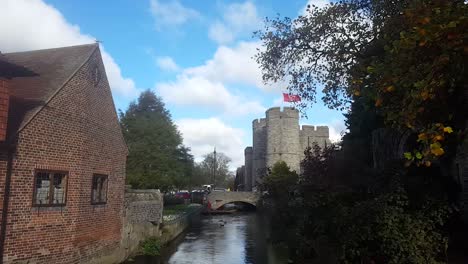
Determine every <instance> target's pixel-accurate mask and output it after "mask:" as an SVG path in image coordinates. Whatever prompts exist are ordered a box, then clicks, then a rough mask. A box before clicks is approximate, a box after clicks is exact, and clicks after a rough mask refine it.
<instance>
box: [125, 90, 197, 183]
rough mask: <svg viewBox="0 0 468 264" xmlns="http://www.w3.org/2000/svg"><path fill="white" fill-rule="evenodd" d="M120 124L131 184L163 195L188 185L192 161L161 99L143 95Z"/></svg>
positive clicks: (128, 110) (151, 94)
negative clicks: (164, 192)
mask: <svg viewBox="0 0 468 264" xmlns="http://www.w3.org/2000/svg"><path fill="white" fill-rule="evenodd" d="M120 124H121V127H122V131H123V134H124V137H125V140H126V142H127V146H128V148H129V155H128V160H127V182H128V183H129V184H131V185H132V186H133V187H135V188H159V189H161V190H162V191H166V190H169V189H171V188H173V187H183V186H186V185H187V184H188V182H189V180H188V179H189V178H190V174H191V171H192V164H193V157H192V155H191V154H190V153H189V152H190V150H189V149H188V148H186V147H184V146H183V145H182V137H181V135H180V133H179V131H178V130H177V127H176V126H175V124H174V123H173V122H172V119H171V115H170V113H169V111H168V110H166V109H165V106H164V103H163V102H162V100H161V98H159V97H157V96H156V94H155V93H154V92H152V91H150V90H147V91H144V92H142V93H141V95H140V97H139V98H138V101H137V102H132V103H131V104H130V106H129V107H128V109H127V111H125V113H122V112H121V113H120Z"/></svg>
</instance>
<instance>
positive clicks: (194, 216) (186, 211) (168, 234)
mask: <svg viewBox="0 0 468 264" xmlns="http://www.w3.org/2000/svg"><path fill="white" fill-rule="evenodd" d="M203 209H204V207H203V206H201V205H199V204H188V205H182V204H181V205H173V206H167V207H164V210H163V216H162V223H161V224H160V225H159V233H158V234H156V235H154V234H153V235H151V236H147V237H146V239H145V240H143V241H141V242H140V243H138V248H137V249H136V250H135V251H134V252H133V254H131V255H130V257H129V258H128V259H127V260H125V261H124V262H123V263H135V262H134V261H135V259H142V258H143V259H146V258H148V257H149V258H151V259H154V258H156V259H157V260H158V261H159V255H160V254H161V252H165V251H167V249H166V248H168V247H170V246H169V245H170V244H171V243H173V242H174V241H175V240H177V238H178V237H179V236H180V235H181V234H182V233H183V232H184V231H185V230H187V228H189V227H190V226H191V224H192V223H194V222H197V221H200V214H201V212H202V210H203ZM148 248H150V251H153V252H145V250H148ZM145 254H147V255H153V256H145ZM152 263H155V262H154V261H153V262H152ZM156 263H159V262H156Z"/></svg>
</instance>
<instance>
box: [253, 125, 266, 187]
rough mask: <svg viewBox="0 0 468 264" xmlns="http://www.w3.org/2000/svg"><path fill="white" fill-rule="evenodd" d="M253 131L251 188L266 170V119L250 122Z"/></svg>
mask: <svg viewBox="0 0 468 264" xmlns="http://www.w3.org/2000/svg"><path fill="white" fill-rule="evenodd" d="M252 130H253V133H252V134H253V139H252V145H253V147H252V148H253V162H252V186H256V185H257V181H258V179H259V176H260V175H263V174H264V173H265V169H266V159H265V158H266V149H267V141H266V139H267V130H266V119H265V118H260V119H255V120H254V121H253V122H252Z"/></svg>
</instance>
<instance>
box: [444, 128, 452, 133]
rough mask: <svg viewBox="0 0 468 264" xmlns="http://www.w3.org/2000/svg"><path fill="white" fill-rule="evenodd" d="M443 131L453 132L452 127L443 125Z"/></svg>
mask: <svg viewBox="0 0 468 264" xmlns="http://www.w3.org/2000/svg"><path fill="white" fill-rule="evenodd" d="M444 132H446V133H449V134H450V133H452V132H453V129H452V128H451V127H444Z"/></svg>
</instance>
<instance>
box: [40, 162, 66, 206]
mask: <svg viewBox="0 0 468 264" xmlns="http://www.w3.org/2000/svg"><path fill="white" fill-rule="evenodd" d="M41 172H42V173H48V174H49V181H50V184H49V202H48V203H46V204H38V203H37V202H36V201H37V188H36V187H37V176H38V174H39V173H41ZM57 173H61V174H64V175H65V176H64V178H65V181H66V183H65V194H64V201H63V203H57V204H55V203H53V196H52V195H51V194H53V192H52V190H53V185H54V179H53V176H54V175H55V174H57ZM51 175H52V176H51ZM68 176H69V173H68V171H62V170H46V169H36V170H34V177H33V180H34V184H33V195H32V207H63V206H66V205H67V198H68V180H69V177H68ZM51 177H52V179H51ZM51 201H52V202H51Z"/></svg>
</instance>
